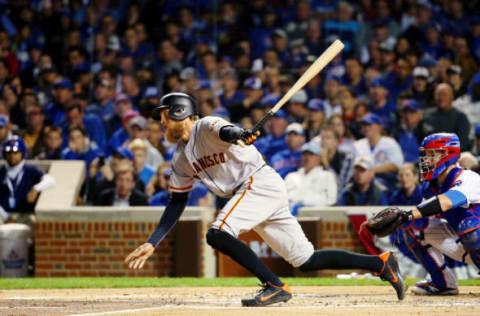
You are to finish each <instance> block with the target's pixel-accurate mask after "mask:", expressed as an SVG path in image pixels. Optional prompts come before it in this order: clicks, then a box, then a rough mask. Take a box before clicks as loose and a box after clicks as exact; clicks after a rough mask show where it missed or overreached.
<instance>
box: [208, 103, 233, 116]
mask: <svg viewBox="0 0 480 316" xmlns="http://www.w3.org/2000/svg"><path fill="white" fill-rule="evenodd" d="M210 115H211V116H218V117H221V118H229V117H230V112H228V110H227V109H226V108H224V107H223V106H221V107H218V108H216V109H214V110H213V111H212V113H210Z"/></svg>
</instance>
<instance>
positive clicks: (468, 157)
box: [458, 151, 479, 172]
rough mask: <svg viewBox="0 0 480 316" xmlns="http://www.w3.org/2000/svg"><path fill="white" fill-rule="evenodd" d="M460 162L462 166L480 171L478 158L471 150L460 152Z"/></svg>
mask: <svg viewBox="0 0 480 316" xmlns="http://www.w3.org/2000/svg"><path fill="white" fill-rule="evenodd" d="M458 164H459V165H460V167H462V168H465V169H470V170H474V171H476V172H478V171H479V169H478V166H479V162H478V159H477V157H475V156H474V155H473V154H472V153H471V152H469V151H464V152H463V153H461V154H460V158H459V159H458Z"/></svg>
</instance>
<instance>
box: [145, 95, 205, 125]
mask: <svg viewBox="0 0 480 316" xmlns="http://www.w3.org/2000/svg"><path fill="white" fill-rule="evenodd" d="M163 109H169V111H168V116H169V117H170V118H171V119H173V120H175V121H182V120H184V119H186V118H187V117H190V116H192V115H196V114H197V113H196V109H197V106H196V103H195V100H194V99H193V98H192V97H191V96H189V95H188V94H185V93H181V92H172V93H169V94H167V95H164V96H163V97H162V98H161V99H160V105H159V106H157V107H156V108H155V109H154V110H153V113H152V118H153V119H154V120H157V121H158V120H160V112H161V111H162V110H163Z"/></svg>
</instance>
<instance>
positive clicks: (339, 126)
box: [328, 114, 357, 157]
mask: <svg viewBox="0 0 480 316" xmlns="http://www.w3.org/2000/svg"><path fill="white" fill-rule="evenodd" d="M328 125H329V126H330V127H331V128H332V129H333V132H334V133H335V136H336V138H337V139H338V150H339V151H340V152H343V153H345V154H347V155H351V156H352V157H355V156H356V155H357V151H356V150H355V145H354V144H355V140H354V139H353V136H352V133H351V132H350V130H349V129H348V127H347V125H346V124H345V121H344V120H343V119H342V116H341V115H340V114H335V115H332V116H331V117H330V119H329V120H328Z"/></svg>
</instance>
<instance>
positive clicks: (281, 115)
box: [273, 110, 288, 121]
mask: <svg viewBox="0 0 480 316" xmlns="http://www.w3.org/2000/svg"><path fill="white" fill-rule="evenodd" d="M273 116H274V117H279V118H282V119H284V120H286V121H288V115H287V113H285V111H284V110H278V111H277V112H276V113H275V114H274V115H273Z"/></svg>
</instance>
